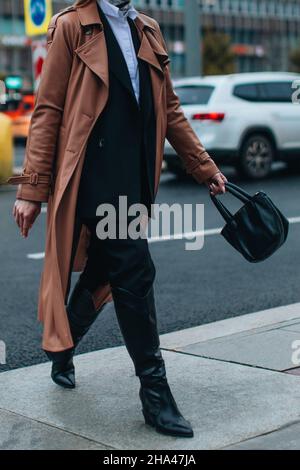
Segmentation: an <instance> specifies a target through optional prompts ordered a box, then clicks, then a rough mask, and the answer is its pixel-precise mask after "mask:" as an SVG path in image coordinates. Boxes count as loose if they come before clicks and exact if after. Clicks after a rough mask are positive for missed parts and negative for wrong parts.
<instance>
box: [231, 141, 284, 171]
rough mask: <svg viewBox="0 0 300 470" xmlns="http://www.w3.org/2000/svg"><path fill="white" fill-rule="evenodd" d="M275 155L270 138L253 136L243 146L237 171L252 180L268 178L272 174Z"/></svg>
mask: <svg viewBox="0 0 300 470" xmlns="http://www.w3.org/2000/svg"><path fill="white" fill-rule="evenodd" d="M274 154H275V149H274V145H273V143H272V142H271V140H270V139H269V138H268V137H266V136H265V135H263V134H255V135H252V136H251V137H248V138H247V139H246V140H245V142H244V143H243V145H242V148H241V154H240V159H239V162H238V164H237V170H238V172H239V173H240V174H241V175H242V176H245V177H246V178H249V179H252V180H258V179H262V178H266V177H267V176H269V174H270V173H271V169H272V163H273V161H274V156H275V155H274Z"/></svg>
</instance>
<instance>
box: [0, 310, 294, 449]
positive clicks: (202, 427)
mask: <svg viewBox="0 0 300 470" xmlns="http://www.w3.org/2000/svg"><path fill="white" fill-rule="evenodd" d="M298 340H300V304H293V305H291V306H288V307H279V308H276V309H270V310H266V311H263V312H257V313H254V314H250V315H244V316H241V317H236V318H231V319H228V320H222V321H219V322H215V323H212V324H209V325H203V326H199V327H196V328H189V329H187V330H183V331H178V332H174V333H169V334H166V335H162V336H161V345H162V348H163V349H164V357H165V361H166V366H167V370H168V377H169V382H170V385H171V388H172V390H173V393H174V396H175V398H176V400H177V402H178V405H179V407H180V408H181V410H182V412H183V414H184V415H185V416H186V417H187V418H188V419H190V421H191V422H192V425H193V427H194V431H195V437H194V438H193V439H176V438H171V437H165V436H161V435H159V434H156V433H155V432H154V431H153V430H152V429H151V428H149V427H148V426H146V425H145V424H144V422H143V418H142V414H141V406H140V402H139V399H138V387H139V383H138V379H137V378H136V377H135V375H134V370H133V366H132V364H131V361H130V359H129V357H128V354H127V352H126V350H125V348H124V347H123V346H121V347H116V348H110V349H105V350H101V351H97V352H92V353H87V354H82V355H79V356H77V357H76V371H77V388H76V390H74V391H69V390H63V389H60V388H59V387H57V386H56V385H55V384H53V383H52V382H51V380H50V379H49V363H46V364H39V365H35V366H30V367H25V368H21V369H16V370H13V371H8V372H3V373H1V374H0V449H98V450H101V449H126V450H129V449H134V450H138V449H147V450H153V449H155V450H159V449H167V450H184V449H191V450H193V449H260V448H264V449H271V448H274V449H275V448H276V449H279V448H282V449H285V448H286V449H300V435H299V430H300V375H298V374H299V369H298V367H297V364H294V363H293V362H292V355H293V353H294V352H295V350H294V349H293V345H294V346H295V343H294V341H298Z"/></svg>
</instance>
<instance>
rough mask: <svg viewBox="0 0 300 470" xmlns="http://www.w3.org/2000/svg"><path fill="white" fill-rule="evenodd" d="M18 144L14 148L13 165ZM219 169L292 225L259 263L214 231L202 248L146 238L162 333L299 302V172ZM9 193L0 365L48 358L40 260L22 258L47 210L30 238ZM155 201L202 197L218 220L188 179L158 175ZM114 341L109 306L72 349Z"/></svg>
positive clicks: (208, 215)
mask: <svg viewBox="0 0 300 470" xmlns="http://www.w3.org/2000/svg"><path fill="white" fill-rule="evenodd" d="M23 151H24V149H22V147H18V149H17V153H16V154H17V158H16V164H18V165H20V164H21V157H22V156H23ZM224 172H225V174H226V175H227V176H228V178H229V179H230V180H231V181H233V182H236V183H237V184H240V185H242V186H243V187H244V188H245V189H246V190H248V191H249V192H251V193H254V192H255V191H257V190H259V189H263V190H264V191H266V192H267V193H268V194H269V195H270V196H271V197H272V199H273V200H274V202H275V203H276V204H278V206H279V207H280V208H281V209H282V211H283V212H284V214H285V215H286V216H287V217H290V218H295V217H298V219H295V220H294V222H296V223H293V224H291V227H290V234H289V239H288V242H287V243H286V245H285V246H284V247H282V248H281V249H280V251H278V252H277V253H276V254H275V255H274V256H273V257H272V258H271V259H269V260H267V261H265V262H263V263H260V264H257V265H252V264H250V263H247V262H246V261H245V260H244V259H243V258H242V257H241V256H240V255H239V254H238V253H237V252H235V251H234V250H233V249H232V248H231V247H230V246H229V245H228V244H227V243H226V242H225V241H224V239H223V238H222V237H221V236H220V235H218V234H214V235H209V236H207V237H205V244H204V247H203V249H202V250H200V251H196V252H194V251H186V250H185V249H184V241H183V240H176V241H174V240H171V241H163V242H157V243H152V244H151V246H150V249H151V253H152V256H153V259H154V261H155V263H156V267H157V277H156V285H155V287H156V295H157V310H158V321H159V331H160V333H167V332H171V331H175V330H180V329H183V328H188V327H192V326H196V325H200V324H203V323H208V322H212V321H215V320H221V319H224V318H228V317H234V316H237V315H243V314H246V313H251V312H254V311H258V310H262V309H267V308H271V307H275V306H279V305H286V304H290V303H293V302H299V301H300V287H299V286H300V282H299V281H300V242H299V241H300V223H299V221H300V205H299V200H300V199H299V194H300V193H299V192H300V189H299V183H300V176H299V175H293V174H289V173H288V172H287V171H286V170H285V169H284V168H281V169H277V170H276V171H274V173H273V175H272V177H271V178H270V179H268V180H267V181H264V182H260V183H249V182H247V183H245V182H241V181H239V180H238V179H237V178H236V177H235V176H234V173H233V172H232V171H228V170H226V169H224ZM14 196H15V190H14V188H7V187H3V188H2V189H1V190H0V214H1V219H0V256H1V274H0V293H1V294H0V295H1V304H0V340H3V341H5V342H6V347H7V364H6V365H0V371H4V370H8V369H12V368H16V367H22V366H27V365H31V364H36V363H39V362H43V361H45V360H46V357H45V356H44V353H43V351H42V350H41V346H40V345H41V325H40V324H38V322H37V319H36V316H37V312H36V303H37V295H38V286H39V278H40V273H41V270H42V263H43V260H42V259H32V258H29V257H28V254H36V253H41V252H43V251H44V236H45V217H46V214H45V212H43V213H42V214H41V215H40V217H39V219H38V221H37V222H36V224H35V226H34V228H33V229H32V232H31V234H30V237H29V238H28V239H27V240H24V239H22V238H21V237H20V235H19V233H18V230H17V228H16V226H15V222H14V220H13V219H12V216H11V211H12V206H13V202H14ZM226 198H228V203H229V205H230V206H231V208H232V209H234V208H237V207H239V204H238V203H237V202H236V201H234V200H233V199H232V198H231V196H226ZM158 202H167V203H169V204H170V203H174V202H180V203H181V204H183V203H203V204H205V229H215V228H219V227H221V226H222V225H223V221H222V219H221V217H220V215H219V214H218V213H217V211H216V209H215V208H214V207H213V205H212V203H211V201H210V198H209V196H208V193H207V190H206V188H205V187H204V186H201V187H200V186H198V185H197V184H196V183H195V182H194V181H192V180H185V181H178V180H176V179H175V178H174V177H173V176H172V175H170V174H168V173H166V174H164V175H163V177H162V182H161V186H160V190H159V195H158ZM75 280H76V275H75V276H74V281H75ZM120 344H122V337H121V334H120V331H119V328H118V325H117V322H116V317H115V313H114V310H113V306H112V305H109V306H107V307H106V308H105V309H104V311H103V312H102V314H101V316H100V317H99V319H98V321H97V323H96V324H95V325H94V326H93V327H92V329H91V331H90V332H89V334H88V336H87V337H86V338H85V339H84V340H83V342H82V344H81V345H80V347H79V348H78V352H79V353H82V352H87V351H91V350H95V349H103V348H107V347H112V346H117V345H120ZM266 347H267V345H266Z"/></svg>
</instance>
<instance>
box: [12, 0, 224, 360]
mask: <svg viewBox="0 0 300 470" xmlns="http://www.w3.org/2000/svg"><path fill="white" fill-rule="evenodd" d="M135 24H136V27H137V29H138V33H139V35H140V39H141V46H140V49H139V53H138V55H139V57H140V58H141V59H143V60H145V61H146V62H147V63H148V64H149V66H150V73H151V81H152V87H153V94H154V104H155V113H156V123H157V142H156V181H155V185H156V191H157V188H158V184H159V178H160V172H161V165H162V158H163V149H164V141H165V138H166V137H167V138H168V140H169V141H170V143H171V144H172V145H173V146H174V148H175V150H176V151H177V153H178V154H179V155H180V156H181V157H182V159H183V161H184V163H185V166H186V170H187V172H188V173H190V174H192V175H193V176H194V177H195V178H196V180H198V181H199V182H200V183H201V182H204V181H205V180H207V179H208V178H210V177H212V176H214V175H215V174H216V173H217V172H218V171H219V170H218V168H217V166H216V165H215V164H214V162H213V160H212V159H211V158H210V156H209V155H208V154H207V152H206V151H205V149H204V147H203V146H202V144H201V143H200V142H199V140H198V138H197V136H196V135H195V133H194V132H193V130H192V129H191V127H190V125H189V123H188V122H187V120H186V118H185V117H184V115H183V113H182V111H181V108H180V106H179V102H178V98H177V96H176V94H175V93H174V91H173V88H172V84H171V79H170V72H169V66H168V63H169V59H168V53H167V51H166V45H165V42H164V40H163V37H162V35H161V31H160V28H159V25H158V23H157V22H156V21H155V20H154V19H152V18H150V17H148V16H146V15H144V14H141V13H139V14H138V17H137V18H136V20H135ZM47 42H48V53H47V57H46V60H45V63H44V66H43V71H42V77H41V82H40V86H39V89H38V92H37V97H36V104H35V109H34V112H33V115H32V120H31V125H30V132H29V137H28V141H27V145H26V153H25V160H24V165H23V172H22V175H20V176H15V177H12V178H10V180H8V182H9V183H11V184H18V185H19V187H18V191H17V198H20V199H25V200H31V201H41V202H47V203H48V210H47V236H46V249H45V261H44V269H43V274H42V278H41V284H40V292H39V306H38V318H39V320H40V321H42V322H43V326H44V334H43V344H42V347H43V348H44V349H46V350H48V351H60V350H64V349H67V348H70V347H72V346H73V342H72V337H71V333H70V328H69V323H68V318H67V314H66V308H65V303H66V295H67V291H68V281H69V276H70V274H71V272H72V271H82V270H83V268H84V265H85V262H86V250H87V247H88V243H89V232H88V230H87V228H86V227H85V226H82V228H81V234H80V238H79V242H78V243H77V245H76V246H77V249H76V256H75V260H74V262H72V257H71V251H72V244H73V237H74V221H75V208H76V199H77V191H78V187H79V181H80V176H81V171H82V165H83V161H84V155H85V148H86V145H87V141H88V137H89V134H90V132H91V131H92V128H93V126H94V124H95V122H96V120H97V118H98V116H99V115H100V114H101V112H102V110H103V108H104V106H105V104H106V102H107V98H108V90H109V78H108V77H109V75H108V60H107V49H106V43H105V37H104V32H103V26H102V24H101V22H100V19H99V15H98V11H97V6H96V0H91V1H90V2H88V3H87V4H85V5H84V6H82V7H74V6H72V7H69V8H67V9H66V10H64V11H62V12H60V13H58V14H57V15H55V16H54V17H53V18H52V20H51V22H50V24H49V28H48V33H47ZM116 171H118V169H117V168H116ZM109 300H111V293H110V286H109V285H105V286H103V285H102V286H99V288H98V290H97V292H96V293H95V295H94V302H95V305H96V307H97V308H100V307H101V305H102V304H103V303H105V302H107V301H109Z"/></svg>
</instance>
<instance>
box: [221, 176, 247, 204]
mask: <svg viewBox="0 0 300 470" xmlns="http://www.w3.org/2000/svg"><path fill="white" fill-rule="evenodd" d="M225 186H226V188H227V190H228V192H229V193H231V194H232V195H233V196H235V197H237V198H238V199H239V200H240V201H242V202H243V203H244V204H246V203H247V202H249V201H250V199H252V198H251V196H250V194H248V193H247V192H246V191H245V190H244V189H242V188H240V187H239V186H237V185H236V184H233V183H229V181H228V182H227V183H225Z"/></svg>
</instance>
